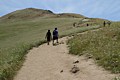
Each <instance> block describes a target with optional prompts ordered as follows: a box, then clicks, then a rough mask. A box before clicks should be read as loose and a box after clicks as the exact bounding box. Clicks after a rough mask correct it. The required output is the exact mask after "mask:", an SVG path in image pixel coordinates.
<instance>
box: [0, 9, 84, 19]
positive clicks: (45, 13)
mask: <svg viewBox="0 0 120 80" xmlns="http://www.w3.org/2000/svg"><path fill="white" fill-rule="evenodd" d="M39 17H45V18H46V17H47V18H84V16H83V15H80V14H73V13H61V14H55V13H53V12H52V11H50V10H43V9H36V8H26V9H22V10H16V11H14V12H11V13H9V14H7V15H4V16H2V17H1V18H0V20H4V21H6V20H21V19H33V18H39Z"/></svg>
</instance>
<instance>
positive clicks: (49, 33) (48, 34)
mask: <svg viewBox="0 0 120 80" xmlns="http://www.w3.org/2000/svg"><path fill="white" fill-rule="evenodd" d="M46 38H47V44H48V45H49V42H50V41H51V39H52V36H51V32H50V30H48V32H47V33H46V36H45V39H46Z"/></svg>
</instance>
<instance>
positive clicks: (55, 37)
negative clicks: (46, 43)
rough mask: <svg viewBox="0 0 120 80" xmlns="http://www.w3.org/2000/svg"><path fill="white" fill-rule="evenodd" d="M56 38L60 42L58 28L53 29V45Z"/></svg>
mask: <svg viewBox="0 0 120 80" xmlns="http://www.w3.org/2000/svg"><path fill="white" fill-rule="evenodd" d="M54 40H56V41H57V43H58V30H57V28H55V30H54V31H53V45H54Z"/></svg>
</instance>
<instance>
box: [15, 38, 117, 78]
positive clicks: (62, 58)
mask: <svg viewBox="0 0 120 80" xmlns="http://www.w3.org/2000/svg"><path fill="white" fill-rule="evenodd" d="M66 41H67V37H64V38H61V39H60V40H59V42H62V43H61V44H59V45H56V46H53V45H52V43H51V44H50V45H47V44H43V45H41V46H39V47H38V48H33V49H32V50H30V52H29V53H28V54H27V57H26V61H25V62H24V64H23V67H22V68H21V70H20V71H19V72H18V74H17V75H16V76H15V78H14V80H111V79H113V78H114V77H115V76H116V75H115V74H110V73H109V72H107V71H105V70H104V69H102V68H101V67H99V66H97V65H96V64H95V62H94V61H93V60H92V59H87V58H86V57H85V56H74V55H70V54H68V52H69V50H68V48H67V45H66ZM75 61H77V62H75ZM74 65H75V66H74ZM74 67H77V68H76V69H77V70H78V71H77V72H75V73H72V72H71V70H72V69H74Z"/></svg>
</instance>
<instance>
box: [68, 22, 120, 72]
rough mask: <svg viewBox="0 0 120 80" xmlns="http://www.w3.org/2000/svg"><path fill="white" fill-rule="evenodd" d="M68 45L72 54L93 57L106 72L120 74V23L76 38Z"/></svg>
mask: <svg viewBox="0 0 120 80" xmlns="http://www.w3.org/2000/svg"><path fill="white" fill-rule="evenodd" d="M68 44H69V48H70V53H71V54H75V55H83V54H85V55H87V56H91V57H92V58H93V59H94V60H95V61H96V62H97V63H98V64H99V65H100V66H103V67H104V68H105V69H106V70H110V71H111V72H113V73H120V22H115V23H113V24H112V25H111V27H104V28H102V29H101V30H99V31H94V32H93V31H88V33H87V34H81V35H79V36H75V37H74V38H73V39H71V40H69V41H68Z"/></svg>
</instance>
